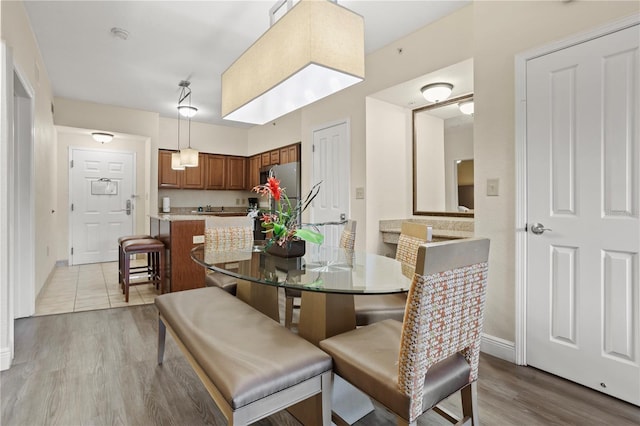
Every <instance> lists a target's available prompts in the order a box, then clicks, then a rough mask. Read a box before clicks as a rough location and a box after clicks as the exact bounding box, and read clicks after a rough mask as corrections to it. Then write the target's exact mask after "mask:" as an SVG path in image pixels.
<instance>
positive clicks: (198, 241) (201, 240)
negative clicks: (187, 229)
mask: <svg viewBox="0 0 640 426" xmlns="http://www.w3.org/2000/svg"><path fill="white" fill-rule="evenodd" d="M193 244H204V235H194V236H193Z"/></svg>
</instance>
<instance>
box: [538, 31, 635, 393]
mask: <svg viewBox="0 0 640 426" xmlns="http://www.w3.org/2000/svg"><path fill="white" fill-rule="evenodd" d="M639 40H640V27H639V26H638V25H636V26H633V27H631V28H628V29H625V30H622V31H618V32H615V33H613V34H610V35H607V36H605V37H600V38H596V39H593V40H590V41H587V42H584V43H581V44H578V45H575V46H572V47H569V48H566V49H562V50H559V51H556V52H554V53H550V54H548V55H545V56H541V57H538V58H535V59H532V60H530V61H528V63H527V86H526V88H527V174H528V176H527V182H528V185H527V197H528V198H527V205H528V211H527V222H528V225H527V227H528V237H527V241H528V243H527V252H528V259H527V271H528V272H527V274H528V276H527V363H528V364H529V365H532V366H535V367H538V368H540V369H542V370H545V371H549V372H551V373H553V374H556V375H559V376H562V377H565V378H567V379H570V380H573V381H575V382H578V383H581V384H583V385H585V386H588V387H590V388H593V389H597V390H599V391H602V392H604V393H607V394H609V395H612V396H615V397H617V398H620V399H623V400H626V401H629V402H631V403H633V404H640V307H639V305H640V285H639V271H638V252H639V251H640V220H639V206H638V202H639V198H640V183H639V180H640V178H639V175H638V170H639V166H640V143H639V139H640V119H639V118H638V117H639V115H640V95H639V91H640V77H639V76H640V66H639V53H638V43H639ZM536 223H538V224H541V226H539V228H540V227H542V228H549V230H546V231H542V233H541V232H540V231H541V230H538V232H537V233H536V232H534V224H536Z"/></svg>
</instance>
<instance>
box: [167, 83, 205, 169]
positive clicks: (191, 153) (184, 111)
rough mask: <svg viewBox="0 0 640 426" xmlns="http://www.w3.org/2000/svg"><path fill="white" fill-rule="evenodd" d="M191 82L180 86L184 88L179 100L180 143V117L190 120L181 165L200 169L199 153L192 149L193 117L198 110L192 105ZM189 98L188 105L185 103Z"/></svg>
mask: <svg viewBox="0 0 640 426" xmlns="http://www.w3.org/2000/svg"><path fill="white" fill-rule="evenodd" d="M190 84H191V82H189V81H186V80H182V81H181V82H180V84H178V86H180V87H181V88H182V90H181V91H180V97H179V98H178V143H179V138H180V116H183V117H186V118H187V119H188V120H189V136H188V141H189V142H188V145H187V146H188V147H187V148H184V149H181V150H180V165H181V166H182V167H198V156H199V152H198V151H197V150H195V149H193V148H191V117H193V116H194V115H196V113H197V112H198V108H196V107H194V106H192V105H191V88H189V85H190ZM187 98H188V104H187V103H185V104H184V105H183V104H182V103H183V102H185V101H186V99H187ZM171 163H172V164H173V154H172V157H171Z"/></svg>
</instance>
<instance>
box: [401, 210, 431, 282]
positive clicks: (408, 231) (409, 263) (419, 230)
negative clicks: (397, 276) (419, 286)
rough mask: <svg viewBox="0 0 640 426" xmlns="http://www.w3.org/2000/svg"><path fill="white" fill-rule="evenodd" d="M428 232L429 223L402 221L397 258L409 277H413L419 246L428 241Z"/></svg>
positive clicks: (403, 271) (404, 272)
mask: <svg viewBox="0 0 640 426" xmlns="http://www.w3.org/2000/svg"><path fill="white" fill-rule="evenodd" d="M427 233H428V227H427V225H424V224H422V223H416V222H402V226H401V228H400V238H399V239H398V248H397V249H396V260H397V261H399V262H401V263H402V273H403V274H404V275H405V276H407V277H409V278H411V277H413V273H414V271H415V267H416V260H417V258H418V247H420V244H424V243H426V242H427Z"/></svg>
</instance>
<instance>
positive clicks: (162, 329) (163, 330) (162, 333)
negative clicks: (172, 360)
mask: <svg viewBox="0 0 640 426" xmlns="http://www.w3.org/2000/svg"><path fill="white" fill-rule="evenodd" d="M166 336H167V327H166V326H165V325H164V323H163V322H162V318H160V317H158V365H162V360H163V359H164V342H165V338H166Z"/></svg>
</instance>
